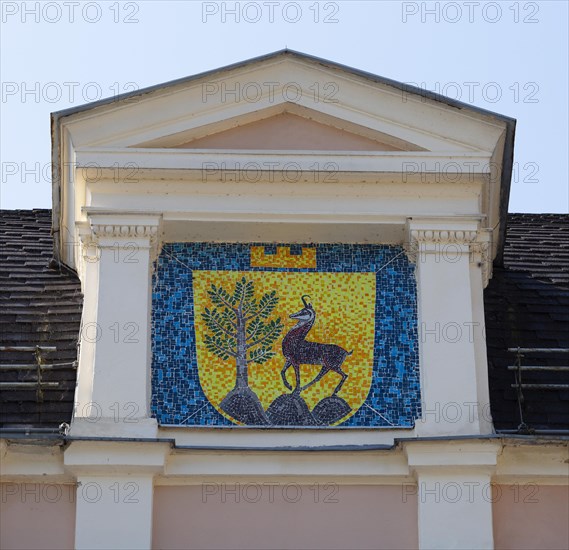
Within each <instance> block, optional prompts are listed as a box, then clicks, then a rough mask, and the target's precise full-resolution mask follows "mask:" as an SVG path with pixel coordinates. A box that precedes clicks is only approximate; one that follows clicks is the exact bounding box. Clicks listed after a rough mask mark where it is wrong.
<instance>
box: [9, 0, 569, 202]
mask: <svg viewBox="0 0 569 550" xmlns="http://www.w3.org/2000/svg"><path fill="white" fill-rule="evenodd" d="M0 4H1V8H2V22H1V25H2V26H1V80H2V102H1V104H0V105H1V161H2V180H1V185H2V189H1V195H0V199H1V206H2V208H49V207H50V206H51V183H50V171H49V162H50V121H49V113H50V112H52V111H58V110H61V109H65V108H67V107H72V106H77V105H81V104H83V103H87V102H89V101H90V100H95V99H101V98H103V97H108V96H112V95H115V94H116V93H117V92H123V91H129V90H133V89H136V88H142V87H145V86H150V85H153V84H158V83H160V82H165V81H168V80H172V79H175V78H180V77H184V76H188V75H191V74H195V73H199V72H202V71H206V70H209V69H214V68H216V67H220V66H223V65H227V64H230V63H234V62H237V61H241V60H244V59H248V58H251V57H255V56H258V55H262V54H265V53H269V52H272V51H275V50H278V49H282V48H284V47H289V48H291V49H294V50H299V51H302V52H305V53H308V54H311V55H316V56H319V57H323V58H326V59H330V60H332V61H336V62H339V63H343V64H346V65H349V66H352V67H355V68H358V69H362V70H365V71H369V72H372V73H375V74H379V75H382V76H385V77H388V78H392V79H395V80H399V81H402V82H409V83H416V84H418V85H419V86H422V87H425V88H427V89H431V90H434V91H437V92H440V93H443V94H445V95H448V96H450V97H453V98H457V99H460V100H462V101H465V102H467V103H471V104H473V105H477V106H479V107H482V108H485V109H490V110H493V111H496V112H499V113H502V114H504V115H508V116H511V117H514V118H516V119H517V120H518V127H517V135H516V149H515V163H516V164H515V170H514V177H513V181H512V193H511V198H510V207H509V209H510V211H511V212H567V211H568V161H567V158H568V154H567V151H568V150H569V144H568V130H567V128H568V118H569V116H568V87H569V86H568V66H569V60H568V2H567V1H566V0H555V1H540V2H525V1H520V2H516V1H502V2H485V1H483V0H477V1H472V2H445V1H439V2H400V1H397V2H386V1H368V2H357V1H350V2H326V1H324V2H315V1H314V0H311V1H308V2H302V1H300V2H270V1H267V0H260V1H258V2H246V1H242V2H202V1H188V2H183V1H171V2H169V1H154V0H149V1H144V0H137V1H133V2H116V1H103V2H101V1H98V2H78V1H63V2H56V1H47V2H46V1H44V2H41V3H40V2H37V1H28V2H20V1H5V0H2V1H1V2H0ZM36 5H37V6H39V7H36ZM235 10H237V12H238V15H236V13H235ZM237 19H238V20H237Z"/></svg>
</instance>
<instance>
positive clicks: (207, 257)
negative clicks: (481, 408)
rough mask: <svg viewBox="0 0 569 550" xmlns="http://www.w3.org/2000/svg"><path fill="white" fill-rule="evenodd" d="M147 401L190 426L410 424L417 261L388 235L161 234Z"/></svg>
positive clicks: (159, 413)
mask: <svg viewBox="0 0 569 550" xmlns="http://www.w3.org/2000/svg"><path fill="white" fill-rule="evenodd" d="M153 286H154V290H153V317H152V348H153V368H152V378H153V380H152V388H153V389H152V409H153V413H154V415H155V416H156V417H157V419H158V420H159V422H160V423H161V424H175V425H188V426H223V425H235V424H237V425H244V426H265V427H280V426H314V427H318V426H320V427H322V426H340V425H341V426H344V427H367V426H370V427H372V426H382V427H412V426H413V423H414V420H415V419H416V418H417V417H418V416H419V414H420V389H419V373H418V343H417V326H416V325H417V314H416V288H415V279H414V266H413V265H412V264H410V263H409V260H408V259H407V256H406V255H405V253H404V251H403V249H402V248H401V247H397V246H382V245H324V244H321V245H263V244H251V245H250V244H217V243H174V244H168V245H165V247H164V248H163V251H162V253H161V255H160V257H159V259H158V262H157V265H156V269H155V272H154V285H153Z"/></svg>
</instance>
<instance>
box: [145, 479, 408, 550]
mask: <svg viewBox="0 0 569 550" xmlns="http://www.w3.org/2000/svg"><path fill="white" fill-rule="evenodd" d="M236 488H237V489H238V493H239V496H236V495H235V493H232V492H231V491H232V490H234V489H236ZM270 491H271V490H270V488H269V486H267V485H265V486H262V485H261V486H255V485H253V484H245V483H241V484H226V485H222V484H204V485H198V486H179V487H170V486H159V487H156V488H155V490H154V525H153V548H157V549H173V548H188V549H197V548H199V549H203V550H206V549H214V548H215V549H220V550H221V549H228V548H231V549H263V550H269V549H290V548H297V549H300V548H302V549H316V548H325V549H327V550H332V549H346V548H350V549H352V550H356V549H364V548H365V549H371V548H373V549H384V548H386V549H387V548H389V549H392V550H395V549H398V548H405V549H414V548H417V547H418V532H417V498H416V497H412V496H409V497H406V498H405V497H403V495H402V490H401V485H399V486H395V485H383V486H376V485H329V486H326V485H322V484H320V485H318V486H314V485H313V486H309V485H298V484H289V485H287V486H285V485H276V486H274V488H273V493H272V494H271V492H270ZM236 498H238V499H239V502H236ZM257 499H258V501H257ZM294 501H296V502H294ZM315 501H316V502H315Z"/></svg>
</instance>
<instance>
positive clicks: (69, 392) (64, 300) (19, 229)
mask: <svg viewBox="0 0 569 550" xmlns="http://www.w3.org/2000/svg"><path fill="white" fill-rule="evenodd" d="M52 256H53V240H52V237H51V211H50V210H0V334H1V337H0V346H3V347H4V348H7V347H8V348H9V347H10V346H12V347H14V346H18V347H31V348H35V346H38V345H40V346H55V347H56V350H55V351H49V352H46V351H44V352H42V353H41V362H42V364H45V366H47V367H48V368H41V369H40V371H39V372H40V373H41V381H42V385H41V386H40V385H38V384H37V380H38V365H37V358H36V355H35V353H34V352H33V351H25V352H23V351H16V350H13V349H3V350H0V365H1V366H2V367H3V368H1V369H0V427H3V428H18V427H26V428H30V427H38V428H54V429H55V428H58V426H59V424H61V423H62V422H69V421H70V420H71V414H72V411H73V398H74V393H75V384H76V376H77V370H76V362H77V344H78V337H79V330H80V322H81V311H82V307H83V296H82V294H81V285H80V281H79V279H78V277H77V276H76V275H75V274H73V273H71V272H70V271H69V270H68V269H66V268H64V269H61V270H60V269H57V268H54V267H53V265H50V260H51V258H52ZM14 365H15V366H17V368H15V367H14V368H12V366H14ZM22 382H24V383H29V384H30V385H29V386H28V387H22V386H18V385H15V384H18V383H22Z"/></svg>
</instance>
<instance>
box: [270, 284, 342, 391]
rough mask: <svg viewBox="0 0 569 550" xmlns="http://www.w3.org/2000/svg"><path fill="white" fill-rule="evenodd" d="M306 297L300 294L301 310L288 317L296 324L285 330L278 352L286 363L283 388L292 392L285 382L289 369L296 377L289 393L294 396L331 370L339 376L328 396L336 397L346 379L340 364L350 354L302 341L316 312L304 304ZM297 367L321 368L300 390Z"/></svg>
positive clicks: (328, 346) (338, 348)
mask: <svg viewBox="0 0 569 550" xmlns="http://www.w3.org/2000/svg"><path fill="white" fill-rule="evenodd" d="M306 298H310V296H308V295H304V296H302V298H301V300H302V303H303V305H304V308H303V309H301V310H300V311H299V312H298V313H293V314H292V315H290V318H291V319H297V320H298V323H297V324H296V325H295V326H294V327H293V328H292V329H290V330H289V331H288V333H287V334H286V336H285V337H284V339H283V343H282V350H283V355H284V356H285V360H286V362H285V365H284V367H283V369H282V371H281V377H282V379H283V383H284V385H285V386H286V387H287V388H288V389H289V390H292V386H291V385H290V384H289V382H288V380H287V379H286V372H287V370H288V369H289V368H290V367H293V368H294V374H295V378H296V386H295V388H294V391H293V393H295V394H298V393H300V392H301V391H304V390H305V389H306V388H309V387H310V386H312V385H313V384H316V382H318V381H319V380H320V379H321V378H322V377H323V376H324V375H325V374H326V373H327V372H329V371H334V372H337V373H338V374H339V375H340V376H341V377H342V380H340V383H339V384H338V385H337V386H336V389H335V390H334V393H333V394H332V395H336V394H337V393H338V392H339V391H340V389H341V388H342V386H343V385H344V382H345V381H346V378H348V375H347V374H346V373H345V372H344V371H343V370H342V369H341V367H342V363H343V362H344V360H345V359H346V357H347V356H348V355H351V354H352V352H351V351H349V352H348V351H346V350H345V349H344V348H341V347H340V346H337V345H335V344H321V343H320V342H310V341H308V340H306V335H307V334H308V332H309V331H310V329H311V328H312V326H313V325H314V321H315V320H316V312H315V311H314V308H313V307H312V304H309V303H308V302H307V301H306ZM300 365H322V369H321V370H320V372H319V373H318V374H317V375H316V377H315V378H314V379H313V380H311V381H310V382H309V383H308V384H305V385H304V386H302V387H301V386H300Z"/></svg>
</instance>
